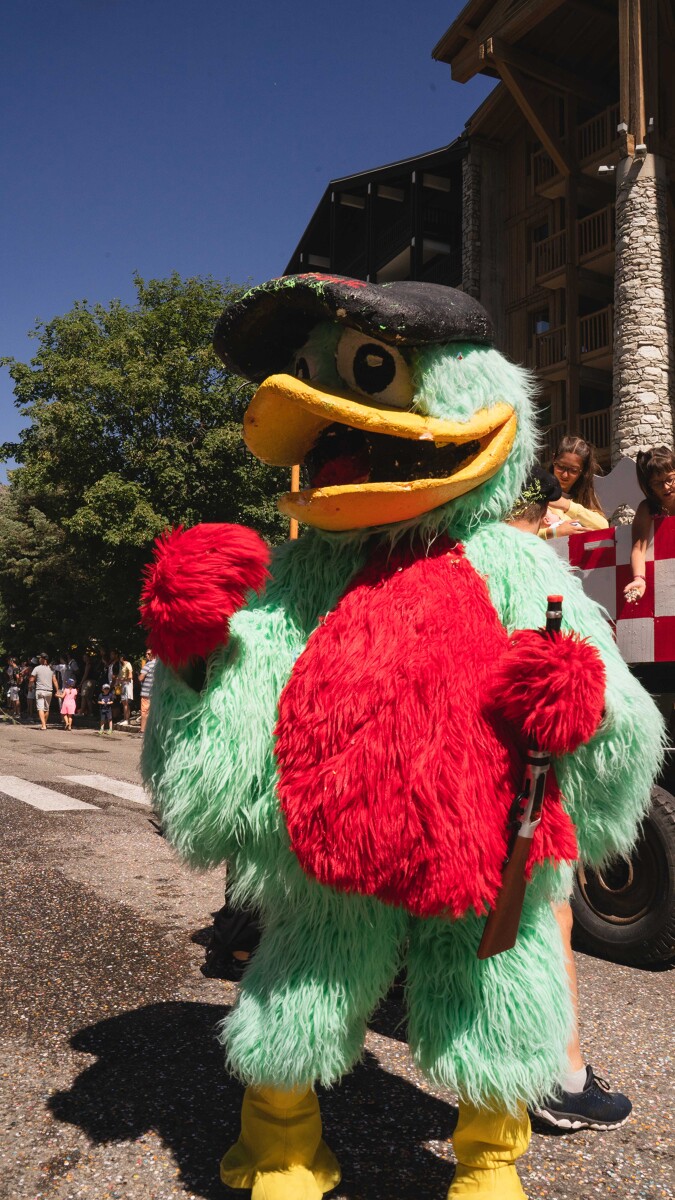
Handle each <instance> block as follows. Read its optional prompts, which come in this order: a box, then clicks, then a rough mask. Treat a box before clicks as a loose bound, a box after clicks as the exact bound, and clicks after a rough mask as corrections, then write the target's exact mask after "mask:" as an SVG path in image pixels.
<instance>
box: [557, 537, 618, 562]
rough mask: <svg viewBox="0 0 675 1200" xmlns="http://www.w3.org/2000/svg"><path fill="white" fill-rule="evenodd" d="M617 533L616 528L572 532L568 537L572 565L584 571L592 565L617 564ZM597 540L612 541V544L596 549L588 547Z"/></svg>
mask: <svg viewBox="0 0 675 1200" xmlns="http://www.w3.org/2000/svg"><path fill="white" fill-rule="evenodd" d="M615 534H616V530H615V529H614V528H611V529H584V531H583V532H582V533H572V534H570V536H569V538H568V539H567V540H568V548H569V561H570V566H572V567H581V569H582V570H583V571H589V570H591V568H592V567H614V566H616V545H615ZM597 542H611V543H612V544H611V546H602V547H600V546H596V548H595V549H587V547H593V546H594V545H595V543H597Z"/></svg>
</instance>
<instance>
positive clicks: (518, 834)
mask: <svg viewBox="0 0 675 1200" xmlns="http://www.w3.org/2000/svg"><path fill="white" fill-rule="evenodd" d="M561 625H562V596H549V597H548V607H547V609H546V634H552V633H557V632H558V631H559V630H560V627H561ZM550 765H551V755H550V753H549V752H548V750H543V749H539V748H538V747H536V746H531V747H530V748H529V749H528V751H527V758H526V766H525V779H524V781H523V786H522V789H521V791H520V792H519V794H518V795H517V796H516V798H515V800H514V801H513V804H512V806H511V811H510V813H509V826H510V828H511V837H510V841H509V850H508V855H507V858H506V861H505V863H504V869H503V872H502V884H501V888H500V890H499V894H498V896H497V899H496V901H495V903H494V906H493V907H492V909H491V910H490V913H489V914H488V919H487V921H486V922H485V928H484V929H483V936H482V938H481V941H480V946H479V947H478V957H479V958H493V957H494V955H495V954H503V952H504V951H505V950H512V949H513V947H514V946H515V944H516V938H517V936H518V927H519V925H520V917H521V914H522V911H523V902H524V900H525V887H526V878H525V870H526V867H527V861H528V859H529V857H530V849H531V847H532V838H533V837H534V834H535V831H536V829H537V828H538V826H539V823H540V821H541V813H542V808H543V804H544V792H545V790H546V776H547V774H548V769H549V767H550Z"/></svg>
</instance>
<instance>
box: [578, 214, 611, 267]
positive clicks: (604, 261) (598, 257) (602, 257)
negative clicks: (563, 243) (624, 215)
mask: <svg viewBox="0 0 675 1200" xmlns="http://www.w3.org/2000/svg"><path fill="white" fill-rule="evenodd" d="M614 226H615V211H614V205H613V204H608V205H606V207H605V208H601V209H599V210H598V212H594V213H591V214H590V216H588V217H582V219H581V220H580V221H578V222H577V238H578V243H577V245H578V249H579V266H580V267H586V268H588V269H589V270H591V271H595V272H596V273H597V274H598V275H612V274H613V273H614Z"/></svg>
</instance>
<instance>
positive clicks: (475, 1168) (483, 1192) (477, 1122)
mask: <svg viewBox="0 0 675 1200" xmlns="http://www.w3.org/2000/svg"><path fill="white" fill-rule="evenodd" d="M452 1142H453V1146H454V1150H455V1156H456V1158H457V1170H456V1172H455V1178H454V1179H453V1181H452V1187H451V1188H450V1191H449V1192H448V1200H460V1197H471V1198H472V1200H527V1197H526V1195H525V1192H524V1191H523V1188H522V1184H521V1182H520V1180H519V1178H518V1172H517V1171H516V1168H515V1165H514V1164H515V1162H516V1159H518V1158H520V1156H521V1154H524V1153H525V1151H526V1150H527V1147H528V1146H529V1144H530V1119H529V1117H528V1115H527V1113H526V1111H525V1110H524V1109H523V1111H522V1114H521V1115H519V1116H517V1117H510V1116H508V1115H507V1114H505V1113H494V1112H489V1111H488V1110H487V1109H483V1108H473V1106H472V1105H470V1104H460V1106H459V1120H458V1122H457V1128H456V1129H455V1132H454V1134H453V1138H452Z"/></svg>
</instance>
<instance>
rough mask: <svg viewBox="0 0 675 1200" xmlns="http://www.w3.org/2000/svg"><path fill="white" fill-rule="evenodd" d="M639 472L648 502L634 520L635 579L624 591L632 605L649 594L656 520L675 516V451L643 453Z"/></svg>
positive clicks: (659, 449) (637, 463) (662, 449)
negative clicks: (649, 565)
mask: <svg viewBox="0 0 675 1200" xmlns="http://www.w3.org/2000/svg"><path fill="white" fill-rule="evenodd" d="M635 469H636V471H637V478H638V483H639V484H640V488H641V489H642V491H643V492H644V494H645V497H646V499H644V500H641V501H640V503H639V504H638V508H637V512H636V514H635V516H634V518H633V549H632V550H631V555H630V565H631V569H632V571H633V578H632V579H631V581H630V583H627V584H626V586H625V588H624V589H623V594H624V596H625V597H626V599H627V600H628V601H629V603H631V604H635V603H636V602H637V601H638V600H640V599H641V598H642V596H644V594H645V592H646V590H647V579H646V576H645V562H646V557H647V547H648V546H649V542H650V540H651V536H652V529H653V526H654V517H673V516H675V450H671V449H669V447H668V446H653V447H652V449H651V450H640V451H638V456H637V459H636V460H635Z"/></svg>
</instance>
